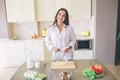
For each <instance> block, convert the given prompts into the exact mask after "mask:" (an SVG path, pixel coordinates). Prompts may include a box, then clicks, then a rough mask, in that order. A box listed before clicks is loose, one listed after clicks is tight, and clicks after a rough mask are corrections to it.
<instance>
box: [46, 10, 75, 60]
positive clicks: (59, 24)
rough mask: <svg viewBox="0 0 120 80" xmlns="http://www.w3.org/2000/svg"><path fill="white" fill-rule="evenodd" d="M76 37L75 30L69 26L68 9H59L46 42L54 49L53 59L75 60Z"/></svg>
mask: <svg viewBox="0 0 120 80" xmlns="http://www.w3.org/2000/svg"><path fill="white" fill-rule="evenodd" d="M75 41H76V37H75V33H74V30H73V28H72V27H71V26H69V16H68V11H67V10H66V9H64V8H61V9H59V10H58V12H57V14H56V16H55V20H54V23H53V25H51V26H50V27H49V28H48V30H47V34H46V38H45V43H46V46H47V47H48V49H49V50H50V51H52V60H54V61H64V60H73V48H74V45H75Z"/></svg>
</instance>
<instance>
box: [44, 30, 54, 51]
mask: <svg viewBox="0 0 120 80" xmlns="http://www.w3.org/2000/svg"><path fill="white" fill-rule="evenodd" d="M45 44H46V46H47V48H48V50H49V51H52V50H53V48H54V46H53V44H52V42H51V35H50V29H48V30H47V33H46V37H45Z"/></svg>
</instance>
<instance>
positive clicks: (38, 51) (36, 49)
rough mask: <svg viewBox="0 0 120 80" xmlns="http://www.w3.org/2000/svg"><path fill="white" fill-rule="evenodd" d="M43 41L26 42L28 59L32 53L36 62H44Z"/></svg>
mask: <svg viewBox="0 0 120 80" xmlns="http://www.w3.org/2000/svg"><path fill="white" fill-rule="evenodd" d="M43 42H44V41H43V40H27V41H26V42H25V49H26V59H27V58H29V55H31V53H32V58H33V60H34V61H38V60H44V48H43V47H44V46H43Z"/></svg>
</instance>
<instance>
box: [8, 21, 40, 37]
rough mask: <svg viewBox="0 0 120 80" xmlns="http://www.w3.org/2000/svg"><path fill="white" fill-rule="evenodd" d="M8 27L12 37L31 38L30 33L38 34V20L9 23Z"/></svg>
mask: <svg viewBox="0 0 120 80" xmlns="http://www.w3.org/2000/svg"><path fill="white" fill-rule="evenodd" d="M8 27H9V36H10V38H11V39H29V38H30V35H32V34H38V25H37V22H26V23H22V22H20V23H9V24H8Z"/></svg>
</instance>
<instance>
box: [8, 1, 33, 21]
mask: <svg viewBox="0 0 120 80" xmlns="http://www.w3.org/2000/svg"><path fill="white" fill-rule="evenodd" d="M34 10H35V9H34V0H6V12H7V21H8V22H25V21H35V13H34V12H35V11H34Z"/></svg>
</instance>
